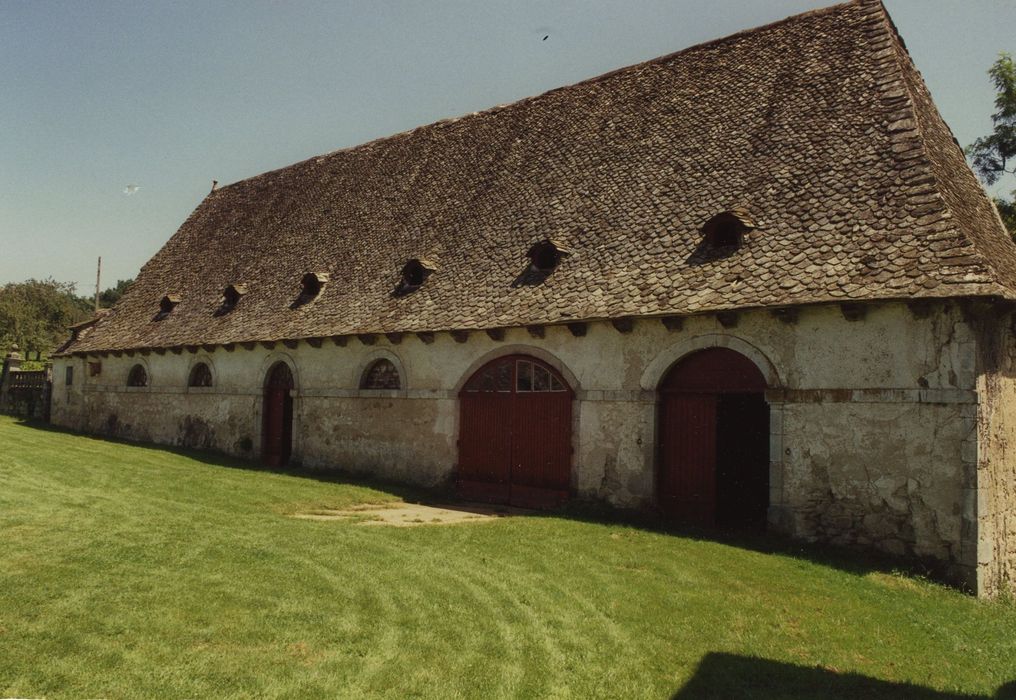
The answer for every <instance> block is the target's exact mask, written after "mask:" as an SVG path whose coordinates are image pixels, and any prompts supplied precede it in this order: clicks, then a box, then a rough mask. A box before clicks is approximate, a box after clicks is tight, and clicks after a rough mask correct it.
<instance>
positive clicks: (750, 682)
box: [671, 652, 1016, 700]
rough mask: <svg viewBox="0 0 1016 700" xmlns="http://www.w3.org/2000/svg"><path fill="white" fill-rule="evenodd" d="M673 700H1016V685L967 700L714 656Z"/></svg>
mask: <svg viewBox="0 0 1016 700" xmlns="http://www.w3.org/2000/svg"><path fill="white" fill-rule="evenodd" d="M671 697H672V699H673V700H686V699H687V700H691V699H692V698H695V699H696V700H697V699H699V698H781V699H784V698H786V699H788V700H793V699H795V698H801V699H802V700H804V699H805V698H807V699H808V700H811V699H812V698H824V699H826V700H840V699H841V698H842V700H848V699H849V700H854V699H855V698H907V699H908V700H972V699H975V698H976V699H978V700H990V698H995V699H996V700H1002V699H1006V700H1010V699H1012V698H1016V683H1007V684H1005V685H1004V686H1002V687H1001V688H999V689H998V691H997V692H996V693H995V695H993V696H988V695H963V694H958V693H949V692H943V691H939V690H932V689H931V688H925V687H923V686H919V685H913V684H910V683H897V682H893V681H883V680H879V679H877V678H871V677H870V676H863V675H861V674H858V673H839V672H837V671H834V670H831V669H825V668H816V667H807V666H798V665H796V664H789V663H785V662H782V661H772V660H769V659H760V658H757V657H750V656H737V655H735V654H722V653H717V652H711V653H709V654H706V655H705V656H704V657H703V658H702V661H701V662H700V663H699V665H698V668H697V669H696V671H695V675H694V676H692V678H691V679H690V680H689V681H688V682H687V683H685V684H684V686H682V687H681V688H680V689H679V690H678V691H677V692H676V693H674V695H673V696H671Z"/></svg>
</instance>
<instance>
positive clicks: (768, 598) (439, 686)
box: [0, 417, 1016, 698]
mask: <svg viewBox="0 0 1016 700" xmlns="http://www.w3.org/2000/svg"><path fill="white" fill-rule="evenodd" d="M244 466H245V465H243V464H240V463H236V462H231V461H229V460H225V459H220V458H216V457H210V456H204V455H193V454H191V455H186V454H181V453H175V452H172V451H168V450H161V449H152V448H144V447H138V446H131V445H126V444H119V443H112V442H107V441H102V440H97V439H91V438H87V437H81V436H77V435H72V434H68V433H62V432H58V431H53V430H46V429H42V428H39V427H32V426H28V425H23V424H20V423H17V422H16V421H14V420H12V419H9V418H2V417H0V697H25V698H41V697H46V698H58V697H74V698H82V697H109V698H156V697H169V698H184V697H203V698H219V697H227V696H234V697H293V698H327V697H380V696H384V697H435V698H454V697H508V696H515V697H581V698H588V697H658V698H669V697H674V696H676V697H682V698H683V697H689V698H697V697H710V696H715V697H802V698H804V697H809V698H810V697H819V696H821V697H842V698H847V697H858V696H871V695H874V694H882V695H883V696H889V697H917V698H924V697H927V698H947V697H957V696H960V697H966V696H967V695H974V696H987V697H991V696H994V695H995V694H996V693H997V692H999V688H1000V686H1002V685H1003V684H1005V683H1007V682H1008V681H1010V680H1012V679H1013V678H1016V634H1014V630H1016V607H1014V606H1013V605H1012V604H1009V603H987V602H983V601H978V600H975V599H972V598H970V597H968V596H965V595H963V594H961V593H958V592H956V591H953V590H950V589H947V588H944V587H942V586H938V585H934V584H931V583H927V582H925V581H922V580H918V579H912V578H908V577H906V576H903V575H899V574H893V573H886V572H883V571H878V570H877V568H874V567H872V566H870V565H869V563H867V562H865V561H863V560H850V559H847V560H842V558H841V559H829V560H824V559H822V558H821V557H818V556H815V555H814V554H807V553H804V552H801V553H798V554H796V555H795V554H794V550H793V548H787V547H784V548H783V549H782V550H781V551H782V552H783V553H778V554H774V553H764V552H763V551H759V549H760V548H759V547H758V546H754V547H752V548H749V547H746V546H734V545H733V544H730V543H726V544H725V543H722V542H717V541H709V540H703V539H696V538H691V537H682V536H677V535H674V534H667V533H665V532H658V531H653V530H651V529H645V528H639V527H635V526H631V525H622V524H617V523H613V524H612V523H598V522H590V521H588V520H584V519H581V518H577V517H565V516H563V515H562V516H533V517H514V518H505V519H501V520H498V521H496V522H493V523H489V522H488V523H481V524H461V525H429V526H421V527H414V528H395V527H383V526H364V525H361V524H356V523H349V522H314V521H307V520H298V519H294V518H290V517H287V513H292V512H295V511H300V510H306V509H313V508H321V507H341V506H346V505H351V504H355V503H362V502H384V501H390V500H396V499H398V498H399V497H398V496H397V495H395V492H394V491H388V490H385V489H383V488H372V487H369V486H365V485H362V484H360V485H358V484H356V483H349V482H343V481H341V480H322V479H315V478H311V477H309V476H307V475H302V476H301V475H298V474H283V473H271V472H267V471H261V470H257V469H251V468H238V467H244ZM756 544H758V543H756ZM775 547H776V549H777V550H779V549H780V545H779V544H778V543H777V544H776V545H775ZM1005 693H1006V691H1004V690H1003V691H1002V693H1001V696H1004V695H1005Z"/></svg>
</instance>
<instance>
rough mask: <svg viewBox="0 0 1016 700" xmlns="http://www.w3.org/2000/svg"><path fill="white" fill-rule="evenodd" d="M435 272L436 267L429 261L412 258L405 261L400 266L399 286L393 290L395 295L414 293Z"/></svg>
mask: <svg viewBox="0 0 1016 700" xmlns="http://www.w3.org/2000/svg"><path fill="white" fill-rule="evenodd" d="M436 271H437V265H436V264H435V263H433V262H431V261H430V260H424V259H423V258H412V259H410V260H408V261H406V264H405V265H403V266H402V273H401V276H400V279H399V286H398V287H397V288H396V290H395V292H396V294H409V293H410V292H413V291H416V290H417V289H419V288H420V287H421V286H423V283H424V282H426V281H427V278H428V277H430V276H431V275H432V274H433V273H434V272H436Z"/></svg>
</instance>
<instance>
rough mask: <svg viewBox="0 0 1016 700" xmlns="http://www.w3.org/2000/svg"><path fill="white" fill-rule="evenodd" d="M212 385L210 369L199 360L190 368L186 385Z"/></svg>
mask: <svg viewBox="0 0 1016 700" xmlns="http://www.w3.org/2000/svg"><path fill="white" fill-rule="evenodd" d="M211 385H212V370H211V369H209V367H208V365H207V364H205V363H204V362H199V363H197V364H196V365H194V367H193V368H192V369H191V372H190V377H189V378H188V380H187V386H192V387H209V386H211Z"/></svg>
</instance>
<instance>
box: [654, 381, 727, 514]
mask: <svg viewBox="0 0 1016 700" xmlns="http://www.w3.org/2000/svg"><path fill="white" fill-rule="evenodd" d="M717 403H718V402H717V397H716V396H715V395H708V394H701V395H696V394H665V395H664V398H663V405H662V406H661V407H660V430H661V432H662V434H663V435H664V438H665V439H664V440H663V444H662V446H661V455H660V457H661V470H660V480H659V489H660V506H661V507H662V508H663V510H664V512H666V513H668V514H670V515H672V516H673V517H674V518H675V519H678V520H680V521H681V522H685V523H688V524H691V525H706V526H709V525H712V524H713V523H714V521H715V517H716V406H717Z"/></svg>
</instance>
